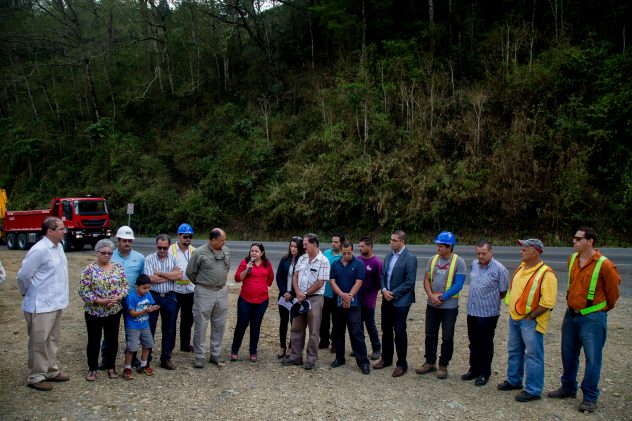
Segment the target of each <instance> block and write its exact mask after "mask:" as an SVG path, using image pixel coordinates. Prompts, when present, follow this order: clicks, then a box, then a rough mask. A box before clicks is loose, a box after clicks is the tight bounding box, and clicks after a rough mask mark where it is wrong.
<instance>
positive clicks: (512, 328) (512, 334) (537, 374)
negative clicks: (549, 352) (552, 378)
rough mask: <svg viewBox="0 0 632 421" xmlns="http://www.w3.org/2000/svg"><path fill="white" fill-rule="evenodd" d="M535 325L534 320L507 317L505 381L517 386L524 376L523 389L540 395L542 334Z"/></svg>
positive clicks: (542, 369) (542, 377)
mask: <svg viewBox="0 0 632 421" xmlns="http://www.w3.org/2000/svg"><path fill="white" fill-rule="evenodd" d="M535 327H536V322H535V320H529V319H522V320H514V319H512V318H511V316H510V317H509V340H508V341H507V350H508V352H509V359H508V361H507V381H508V382H509V383H511V384H512V385H514V386H519V385H522V380H523V376H524V377H526V378H525V382H524V391H525V392H527V393H529V394H530V395H535V396H540V395H541V394H542V387H544V335H543V334H542V333H540V332H538V331H536V330H535Z"/></svg>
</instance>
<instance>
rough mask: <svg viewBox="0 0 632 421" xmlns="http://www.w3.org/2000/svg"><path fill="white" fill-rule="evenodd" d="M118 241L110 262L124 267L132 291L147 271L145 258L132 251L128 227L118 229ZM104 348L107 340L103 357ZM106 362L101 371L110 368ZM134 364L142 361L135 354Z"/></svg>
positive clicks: (103, 360) (103, 359)
mask: <svg viewBox="0 0 632 421" xmlns="http://www.w3.org/2000/svg"><path fill="white" fill-rule="evenodd" d="M116 241H117V247H116V250H114V254H112V259H111V260H110V261H111V262H116V263H119V264H120V265H121V266H123V270H124V271H125V275H126V276H127V281H128V282H129V285H130V290H131V289H133V288H134V286H135V285H136V279H137V278H138V275H140V274H141V273H143V270H144V269H145V256H143V255H142V254H140V253H139V252H137V251H136V250H132V244H133V243H134V230H132V228H130V227H128V226H127V225H123V226H122V227H120V228H119V229H118V231H116ZM122 302H123V305H125V304H124V303H125V300H123V301H122ZM123 311H124V312H126V311H127V309H125V308H124V309H123ZM104 347H105V340H103V342H102V343H101V353H102V355H103V349H104ZM106 362H107V361H105V357H103V358H102V359H101V364H100V365H99V370H105V368H106V367H109V366H108V365H107V364H106ZM132 364H133V365H134V366H137V365H140V361H138V359H137V358H136V354H134V359H133V361H132Z"/></svg>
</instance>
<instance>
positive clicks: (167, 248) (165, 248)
mask: <svg viewBox="0 0 632 421" xmlns="http://www.w3.org/2000/svg"><path fill="white" fill-rule="evenodd" d="M156 248H157V249H158V250H169V246H167V247H160V246H156Z"/></svg>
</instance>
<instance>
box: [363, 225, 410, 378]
mask: <svg viewBox="0 0 632 421" xmlns="http://www.w3.org/2000/svg"><path fill="white" fill-rule="evenodd" d="M391 250H392V252H391V253H388V254H387V255H386V257H385V258H384V272H383V275H382V280H381V288H382V296H383V298H382V359H381V360H380V361H379V362H378V363H377V364H375V365H374V366H373V368H374V369H376V370H379V369H381V368H384V367H388V366H390V365H392V364H393V332H394V333H395V348H396V349H397V366H396V367H395V370H394V371H393V377H400V376H403V375H404V373H406V371H407V370H408V362H407V361H406V354H407V352H408V335H407V334H406V319H407V317H408V311H409V310H410V306H411V305H412V303H414V302H415V276H416V274H417V259H416V258H415V256H414V255H413V254H412V253H411V252H410V251H409V250H408V249H407V248H406V233H405V232H404V231H402V230H395V231H393V234H391Z"/></svg>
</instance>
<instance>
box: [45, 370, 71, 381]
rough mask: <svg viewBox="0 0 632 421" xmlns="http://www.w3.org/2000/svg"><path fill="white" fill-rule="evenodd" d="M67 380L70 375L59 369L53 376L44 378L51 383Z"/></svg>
mask: <svg viewBox="0 0 632 421" xmlns="http://www.w3.org/2000/svg"><path fill="white" fill-rule="evenodd" d="M68 380H70V376H69V375H67V374H64V373H62V372H61V371H60V372H58V373H57V375H56V376H55V377H49V378H48V379H46V381H49V382H53V383H59V382H67V381H68Z"/></svg>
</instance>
